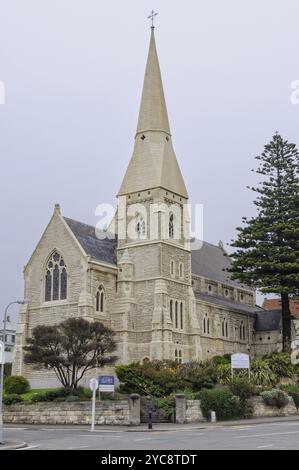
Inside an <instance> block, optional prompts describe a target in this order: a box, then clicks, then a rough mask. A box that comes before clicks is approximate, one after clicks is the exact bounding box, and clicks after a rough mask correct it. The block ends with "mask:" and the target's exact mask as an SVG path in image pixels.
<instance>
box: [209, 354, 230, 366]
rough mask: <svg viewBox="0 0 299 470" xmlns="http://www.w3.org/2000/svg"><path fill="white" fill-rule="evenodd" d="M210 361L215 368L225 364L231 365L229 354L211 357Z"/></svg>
mask: <svg viewBox="0 0 299 470" xmlns="http://www.w3.org/2000/svg"><path fill="white" fill-rule="evenodd" d="M211 361H212V363H213V364H215V365H216V366H218V365H226V364H228V365H229V366H230V364H231V355H230V354H224V356H214V357H212V359H211Z"/></svg>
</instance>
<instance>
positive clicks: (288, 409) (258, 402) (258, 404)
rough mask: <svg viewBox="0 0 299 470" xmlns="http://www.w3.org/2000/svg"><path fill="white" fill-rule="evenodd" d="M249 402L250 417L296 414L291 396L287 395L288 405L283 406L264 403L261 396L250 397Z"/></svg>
mask: <svg viewBox="0 0 299 470" xmlns="http://www.w3.org/2000/svg"><path fill="white" fill-rule="evenodd" d="M249 402H250V403H251V404H252V406H253V414H252V418H262V417H275V416H292V415H296V414H298V411H297V408H296V406H295V403H294V400H293V398H291V397H289V403H288V405H286V406H284V407H283V408H277V407H276V406H269V405H266V404H265V403H264V401H263V398H262V397H252V398H250V400H249Z"/></svg>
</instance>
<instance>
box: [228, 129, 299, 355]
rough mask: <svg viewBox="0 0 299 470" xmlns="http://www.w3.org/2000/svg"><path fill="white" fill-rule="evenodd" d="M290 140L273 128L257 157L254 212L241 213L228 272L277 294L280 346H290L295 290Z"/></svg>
mask: <svg viewBox="0 0 299 470" xmlns="http://www.w3.org/2000/svg"><path fill="white" fill-rule="evenodd" d="M298 155H299V154H298V150H297V148H296V145H295V144H291V143H288V141H285V140H283V139H282V137H281V136H280V135H279V134H278V133H276V134H275V135H274V136H273V138H272V141H271V142H270V143H269V144H268V145H265V147H264V151H263V153H262V154H261V155H260V156H258V157H256V159H257V160H258V161H259V167H258V168H257V169H256V170H253V171H255V172H256V173H257V174H259V175H261V177H262V181H261V182H260V183H259V185H258V186H257V187H253V188H250V189H252V190H253V191H254V192H255V193H257V198H256V200H255V201H254V204H255V206H256V208H257V215H256V217H252V218H251V219H248V218H247V217H243V219H242V220H243V226H242V227H238V228H237V231H238V235H237V238H236V240H234V241H232V243H231V246H232V247H234V248H236V250H235V252H234V253H232V255H231V256H232V265H231V268H230V269H229V272H231V273H232V277H233V279H239V280H240V281H241V282H244V283H246V284H247V285H250V286H252V287H254V288H256V289H258V290H259V291H260V292H262V293H264V294H266V293H273V294H277V295H279V296H280V299H281V310H282V338H283V351H289V350H290V346H291V314H290V306H289V300H290V298H296V297H298V295H299V177H298V170H299V157H298Z"/></svg>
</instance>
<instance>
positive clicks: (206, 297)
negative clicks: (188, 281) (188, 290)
mask: <svg viewBox="0 0 299 470" xmlns="http://www.w3.org/2000/svg"><path fill="white" fill-rule="evenodd" d="M194 295H195V298H196V299H197V300H202V301H204V302H208V303H212V304H216V305H219V306H220V307H224V308H228V309H229V310H231V311H233V312H238V313H244V314H246V315H250V316H255V315H256V312H257V311H258V310H259V307H258V306H255V307H252V306H250V305H245V304H241V303H240V302H234V301H233V300H228V299H224V298H223V297H220V296H216V295H211V294H205V293H203V292H198V291H195V292H194Z"/></svg>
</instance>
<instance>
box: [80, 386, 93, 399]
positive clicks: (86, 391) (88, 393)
mask: <svg viewBox="0 0 299 470" xmlns="http://www.w3.org/2000/svg"><path fill="white" fill-rule="evenodd" d="M82 397H84V398H89V399H91V398H92V391H91V390H90V388H83V391H82Z"/></svg>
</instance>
